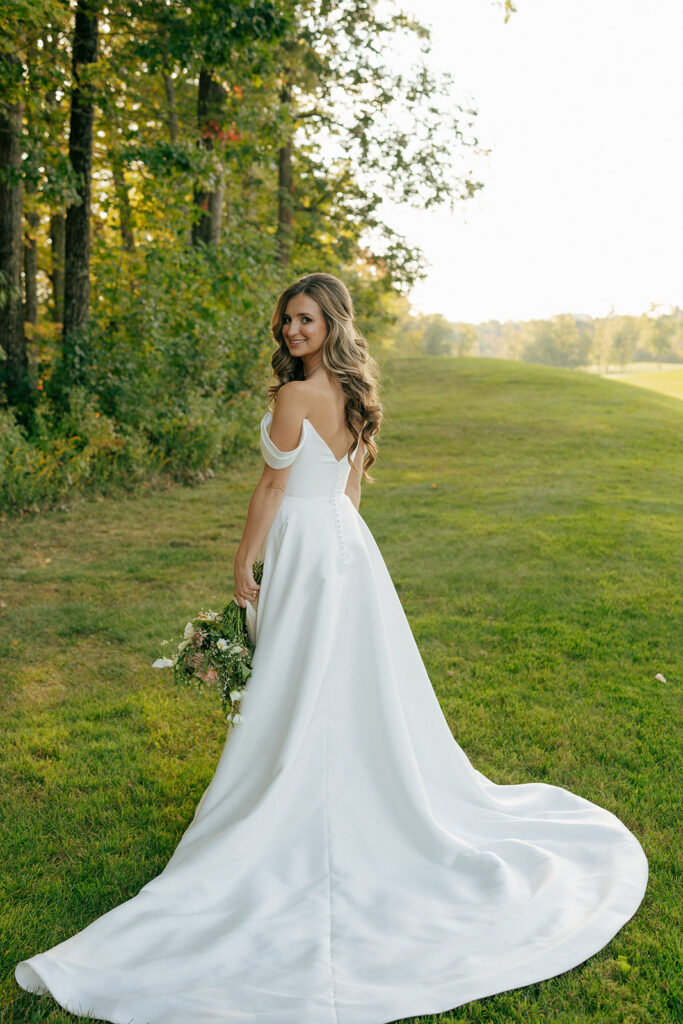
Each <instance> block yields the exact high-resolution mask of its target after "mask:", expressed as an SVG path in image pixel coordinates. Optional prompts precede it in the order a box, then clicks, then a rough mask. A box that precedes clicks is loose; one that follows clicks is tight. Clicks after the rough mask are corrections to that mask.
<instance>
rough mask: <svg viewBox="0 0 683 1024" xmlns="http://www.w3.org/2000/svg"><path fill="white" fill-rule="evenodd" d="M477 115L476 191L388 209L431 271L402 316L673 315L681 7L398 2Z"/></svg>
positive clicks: (679, 300) (558, 0) (600, 0)
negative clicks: (440, 202) (433, 204)
mask: <svg viewBox="0 0 683 1024" xmlns="http://www.w3.org/2000/svg"><path fill="white" fill-rule="evenodd" d="M399 6H400V7H401V8H402V9H403V10H405V11H406V12H409V13H412V14H414V15H416V16H417V17H418V18H419V20H420V21H422V22H423V23H426V24H429V25H431V27H432V30H433V33H432V34H433V42H432V54H431V57H430V58H429V63H430V65H431V66H432V67H434V68H438V69H442V70H449V71H451V72H452V73H453V75H454V77H455V96H456V99H457V101H458V102H461V103H465V104H469V103H471V104H472V105H473V106H474V107H475V108H476V109H477V110H478V116H477V118H476V134H477V136H478V138H479V141H480V144H481V146H482V147H484V148H487V149H490V150H491V153H490V155H489V156H487V157H484V156H482V157H480V158H478V159H477V162H476V171H477V180H480V181H483V182H484V183H485V187H484V188H483V189H482V190H480V191H479V192H478V193H477V194H476V196H475V197H474V198H473V199H469V200H467V201H464V202H461V203H459V204H458V206H457V207H456V210H455V212H454V213H450V212H449V211H448V210H447V209H439V210H431V211H419V210H414V209H411V208H410V207H407V206H396V205H393V204H391V203H387V204H386V205H385V216H386V218H387V222H388V223H389V224H391V226H392V227H393V228H394V229H395V230H398V231H400V232H401V233H402V234H404V235H405V236H406V237H407V238H408V240H409V241H410V242H411V243H412V244H414V245H417V246H419V247H420V248H421V249H422V251H423V252H424V254H425V256H426V258H427V260H428V262H429V264H430V266H429V271H428V276H427V278H426V280H425V281H423V282H422V283H420V284H419V285H417V286H416V287H415V288H414V290H413V292H412V295H411V301H412V302H413V305H414V309H415V310H416V311H417V310H419V311H422V312H425V313H442V314H443V315H444V316H446V317H447V319H449V320H457V321H465V322H472V323H479V322H481V321H484V320H488V319H497V320H508V319H511V320H515V319H517V320H522V319H532V318H535V317H538V318H541V317H549V316H553V315H555V314H559V313H569V312H571V313H579V314H581V313H583V314H588V315H590V316H606V315H608V314H609V313H610V312H611V311H613V312H616V313H631V314H634V315H637V314H640V313H643V312H646V311H648V310H649V309H650V306H651V304H652V303H655V304H657V306H658V307H660V308H659V311H660V312H665V311H667V310H668V309H669V308H670V307H671V306H673V305H680V306H683V186H682V183H683V59H681V53H682V52H683V51H682V50H681V44H682V43H683V2H681V0H518V3H517V13H516V14H513V15H512V16H511V18H510V20H509V21H508V22H507V24H506V23H505V21H504V15H503V11H502V8H501V6H499V5H498V4H496V3H494V2H492V0H399Z"/></svg>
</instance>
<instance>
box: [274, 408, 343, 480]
mask: <svg viewBox="0 0 683 1024" xmlns="http://www.w3.org/2000/svg"><path fill="white" fill-rule="evenodd" d="M272 419H273V414H272V413H271V412H267V413H266V414H265V416H264V417H263V419H262V420H261V453H262V455H263V458H264V459H265V461H266V462H267V464H268V465H269V466H272V468H273V469H285V468H286V467H287V466H289V467H290V471H289V474H288V476H287V485H286V488H285V494H288V495H290V496H292V497H295V498H324V497H334V496H335V495H339V494H343V493H344V490H345V488H346V483H347V481H348V478H349V473H350V471H351V464H350V463H349V459H348V456H347V454H346V453H345V454H344V455H343V456H342V457H341V459H336V458H335V456H334V453H333V451H332V449H331V448H330V447H329V445H328V444H327V442H326V441H323V439H322V437H321V436H320V434H319V433H318V431H317V430H316V429H315V427H314V426H313V424H312V423H311V421H310V420H309V419H308V418H305V419H304V421H303V423H302V424H301V437H300V438H299V443H298V444H297V446H296V448H292V450H291V451H288V452H283V451H280V449H279V448H278V447H276V445H275V444H274V443H273V442H272V441H271V439H270V434H269V430H270V424H271V422H272ZM357 450H358V448H357V447H356V448H355V449H354V453H353V454H354V455H355V454H356V452H357Z"/></svg>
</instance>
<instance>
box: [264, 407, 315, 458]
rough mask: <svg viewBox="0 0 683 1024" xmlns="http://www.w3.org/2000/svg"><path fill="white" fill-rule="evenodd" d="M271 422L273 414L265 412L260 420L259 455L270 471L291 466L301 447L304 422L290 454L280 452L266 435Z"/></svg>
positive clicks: (304, 431) (303, 437)
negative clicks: (296, 443)
mask: <svg viewBox="0 0 683 1024" xmlns="http://www.w3.org/2000/svg"><path fill="white" fill-rule="evenodd" d="M272 420H273V414H272V413H271V412H267V413H266V414H265V416H264V417H263V419H262V420H261V454H262V455H263V458H264V459H265V461H266V463H267V464H268V465H269V466H270V467H271V468H272V469H286V468H287V466H291V464H292V463H293V462H294V460H295V458H296V457H297V455H298V454H299V452H300V451H301V449H302V447H303V443H304V439H305V434H306V421H305V420H304V422H303V423H302V425H301V437H300V438H299V443H298V445H297V446H296V448H293V449H292V450H291V451H290V452H282V451H280V449H279V448H278V447H276V445H274V444H273V442H272V441H271V439H270V434H269V433H268V430H269V428H270V424H271V423H272Z"/></svg>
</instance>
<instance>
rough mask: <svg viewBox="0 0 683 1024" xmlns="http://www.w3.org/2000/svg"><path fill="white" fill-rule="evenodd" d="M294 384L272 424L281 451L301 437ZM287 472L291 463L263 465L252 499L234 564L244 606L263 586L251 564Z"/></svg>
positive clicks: (285, 390)
mask: <svg viewBox="0 0 683 1024" xmlns="http://www.w3.org/2000/svg"><path fill="white" fill-rule="evenodd" d="M292 384H295V385H297V384H299V382H298V381H290V382H289V383H288V384H285V385H284V386H283V387H282V388H280V391H279V392H278V396H277V400H276V402H275V408H274V409H273V419H272V421H271V424H270V439H271V441H272V442H273V444H274V445H276V446H277V447H278V448H279V449H280V451H292V450H293V449H294V448H296V446H297V444H298V441H299V438H300V437H301V427H302V423H303V418H304V411H303V407H302V394H301V388H300V386H299V387H296V386H295V387H292ZM288 474H289V466H287V467H285V468H284V469H273V468H272V467H271V466H264V468H263V473H262V474H261V479H260V480H259V482H258V483H257V484H256V487H255V488H254V492H253V494H252V496H251V499H250V501H249V508H248V510H247V519H246V522H245V524H244V530H243V531H242V539H241V540H240V543H239V547H238V548H237V554H236V555H235V565H234V577H235V600H236V601H237V603H238V604H239V605H241V607H242V608H244V607H245V606H246V602H247V601H253V600H255V599H256V597H257V596H258V592H259V589H260V588H259V585H258V583H256V581H255V580H254V574H253V571H252V565H253V564H254V561H255V560H256V555H257V553H258V551H259V550H260V548H261V545H262V543H263V541H264V540H265V538H266V535H267V534H268V530H269V529H270V526H271V523H272V522H273V519H274V518H275V516H276V514H277V510H278V509H279V507H280V505H281V504H282V499H283V498H284V496H285V485H286V483H287V476H288Z"/></svg>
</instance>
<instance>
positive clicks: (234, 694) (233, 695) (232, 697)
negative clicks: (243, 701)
mask: <svg viewBox="0 0 683 1024" xmlns="http://www.w3.org/2000/svg"><path fill="white" fill-rule="evenodd" d="M241 696H242V691H241V690H231V691H230V700H231V701H232V702H233V704H234V703H235V701H236V700H239V699H240V697H241Z"/></svg>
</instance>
